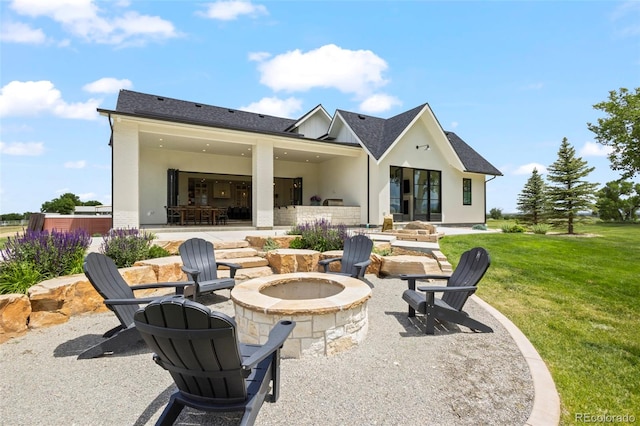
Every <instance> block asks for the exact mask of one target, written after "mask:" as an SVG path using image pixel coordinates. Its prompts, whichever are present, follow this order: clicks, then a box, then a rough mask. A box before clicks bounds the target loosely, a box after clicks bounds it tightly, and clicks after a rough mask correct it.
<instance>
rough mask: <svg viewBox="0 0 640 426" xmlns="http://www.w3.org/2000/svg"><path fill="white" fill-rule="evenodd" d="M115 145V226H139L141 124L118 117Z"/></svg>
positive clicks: (113, 171) (113, 169) (115, 128)
mask: <svg viewBox="0 0 640 426" xmlns="http://www.w3.org/2000/svg"><path fill="white" fill-rule="evenodd" d="M111 149H112V151H113V152H112V156H113V157H112V164H111V173H112V177H111V180H112V198H113V200H112V208H113V227H114V228H139V227H140V215H139V213H138V209H139V204H140V197H139V196H138V195H139V192H140V188H139V181H138V174H139V167H140V161H139V158H140V155H139V152H140V151H139V145H138V126H137V125H136V124H131V123H124V122H119V121H118V119H116V120H115V122H114V126H113V146H112V147H111Z"/></svg>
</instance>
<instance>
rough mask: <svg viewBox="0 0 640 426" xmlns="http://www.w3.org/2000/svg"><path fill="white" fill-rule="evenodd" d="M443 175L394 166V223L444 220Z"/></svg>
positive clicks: (391, 198)
mask: <svg viewBox="0 0 640 426" xmlns="http://www.w3.org/2000/svg"><path fill="white" fill-rule="evenodd" d="M441 178H442V172H441V171H439V170H424V169H413V168H408V167H397V166H391V168H390V170H389V212H390V213H391V214H392V215H393V220H394V221H396V222H399V221H411V220H423V221H427V222H431V221H441V220H442V182H441Z"/></svg>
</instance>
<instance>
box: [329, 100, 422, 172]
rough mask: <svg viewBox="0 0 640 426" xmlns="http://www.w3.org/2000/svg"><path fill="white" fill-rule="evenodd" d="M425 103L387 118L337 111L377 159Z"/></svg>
mask: <svg viewBox="0 0 640 426" xmlns="http://www.w3.org/2000/svg"><path fill="white" fill-rule="evenodd" d="M425 105H426V104H423V105H420V106H417V107H415V108H413V109H410V110H409V111H405V112H403V113H401V114H398V115H396V116H394V117H391V118H388V119H384V118H378V117H372V116H370V115H364V114H357V113H354V112H349V111H344V110H338V112H340V115H341V116H342V117H343V118H344V120H345V122H346V123H347V124H348V125H349V127H351V129H352V130H353V131H354V133H355V134H356V135H357V136H358V138H359V139H360V140H361V141H362V143H363V144H364V145H365V146H366V147H367V149H368V150H369V152H370V153H371V154H372V155H373V156H374V157H375V159H376V160H379V159H380V157H382V155H383V154H384V153H385V152H386V151H387V149H389V147H390V146H391V144H392V143H393V142H394V141H395V140H396V139H397V138H398V136H399V135H400V133H402V132H403V131H404V129H406V128H407V126H408V125H409V123H411V121H412V120H413V119H414V118H415V117H416V115H418V113H419V112H420V111H422V108H424V106H425Z"/></svg>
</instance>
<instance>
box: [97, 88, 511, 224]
mask: <svg viewBox="0 0 640 426" xmlns="http://www.w3.org/2000/svg"><path fill="white" fill-rule="evenodd" d="M98 111H99V113H100V114H101V115H103V116H105V117H108V120H109V123H110V125H111V131H112V133H111V140H110V145H111V148H112V173H113V178H112V179H113V185H112V191H113V194H112V205H113V226H114V227H116V228H120V227H140V226H151V225H157V224H165V223H167V221H168V213H167V212H171V211H172V207H173V206H196V207H197V206H207V207H215V208H219V209H222V208H224V209H227V211H228V213H229V215H231V216H235V217H237V218H238V219H241V220H246V221H247V223H249V221H250V222H251V224H252V225H253V226H255V227H257V228H261V229H269V228H272V227H273V226H278V225H288V224H293V223H292V222H296V221H298V222H299V221H301V220H303V219H304V218H307V219H309V218H314V217H325V218H327V219H329V220H332V221H333V222H341V223H345V224H347V225H380V224H382V222H383V218H384V216H385V215H387V214H393V216H394V220H395V221H410V220H423V221H429V222H432V223H440V224H477V223H484V222H485V212H486V202H485V192H486V182H487V181H488V180H490V179H491V178H493V177H495V176H501V175H502V174H501V173H500V171H499V170H498V169H496V168H495V167H494V166H492V165H491V164H490V163H489V162H488V161H487V160H485V159H484V158H483V157H482V156H481V155H480V154H478V153H477V152H476V151H475V150H474V149H473V148H471V147H470V146H469V145H467V143H465V142H464V141H463V140H462V139H460V137H458V135H456V134H455V133H453V132H447V131H444V130H443V129H442V127H441V126H440V123H439V122H438V120H437V119H436V117H435V115H434V114H433V111H432V110H431V108H430V107H429V105H428V104H426V103H425V104H423V105H420V106H417V107H415V108H413V109H410V110H408V111H406V112H403V113H401V114H398V115H396V116H394V117H391V118H388V119H383V118H377V117H372V116H369V115H363V114H358V113H353V112H348V111H344V110H337V111H336V112H335V114H334V115H333V116H331V115H330V114H329V113H328V112H327V111H326V110H325V109H324V108H323V107H322V105H318V106H316V107H315V108H313V109H312V110H311V111H309V112H308V113H306V114H304V115H303V116H302V117H300V118H298V119H288V118H280V117H273V116H269V115H264V114H256V113H251V112H246V111H240V110H236V109H230V108H221V107H217V106H211V105H205V104H201V103H196V102H188V101H183V100H178V99H172V98H167V97H162V96H156V95H151V94H145V93H139V92H134V91H129V90H122V91H121V92H120V94H119V96H118V102H117V106H116V109H115V110H107V109H99V110H98ZM313 196H317V197H319V198H321V199H322V200H325V202H324V204H326V205H320V206H315V205H311V204H315V203H312V201H311V197H313ZM317 197H314V198H317ZM167 207H169V208H167ZM170 219H171V220H173V219H172V218H170Z"/></svg>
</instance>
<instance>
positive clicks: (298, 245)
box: [289, 237, 305, 249]
mask: <svg viewBox="0 0 640 426" xmlns="http://www.w3.org/2000/svg"><path fill="white" fill-rule="evenodd" d="M289 248H292V249H303V248H305V245H304V241H302V238H300V237H297V238H294V239H293V240H291V242H289Z"/></svg>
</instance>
